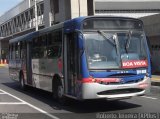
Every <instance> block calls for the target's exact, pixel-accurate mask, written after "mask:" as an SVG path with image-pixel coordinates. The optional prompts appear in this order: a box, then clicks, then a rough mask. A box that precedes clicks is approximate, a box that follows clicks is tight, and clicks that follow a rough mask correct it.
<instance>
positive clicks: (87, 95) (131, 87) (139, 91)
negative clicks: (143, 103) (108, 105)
mask: <svg viewBox="0 0 160 119" xmlns="http://www.w3.org/2000/svg"><path fill="white" fill-rule="evenodd" d="M150 86H151V83H150V78H149V77H144V80H143V81H141V82H138V83H132V84H118V85H104V84H99V83H84V84H83V86H82V95H81V99H104V98H105V99H124V98H131V97H134V96H141V95H145V94H146V93H148V92H149V91H150Z"/></svg>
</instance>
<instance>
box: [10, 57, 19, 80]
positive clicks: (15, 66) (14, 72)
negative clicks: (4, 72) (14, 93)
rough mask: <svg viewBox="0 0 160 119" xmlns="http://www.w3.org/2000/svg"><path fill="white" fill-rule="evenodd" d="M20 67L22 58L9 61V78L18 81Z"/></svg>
mask: <svg viewBox="0 0 160 119" xmlns="http://www.w3.org/2000/svg"><path fill="white" fill-rule="evenodd" d="M21 67H22V60H10V61H9V76H10V78H11V79H13V80H16V81H19V72H20V70H21Z"/></svg>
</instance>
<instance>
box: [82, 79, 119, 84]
mask: <svg viewBox="0 0 160 119" xmlns="http://www.w3.org/2000/svg"><path fill="white" fill-rule="evenodd" d="M120 80H121V79H120V78H83V79H82V81H81V82H82V83H100V82H105V83H111V82H120Z"/></svg>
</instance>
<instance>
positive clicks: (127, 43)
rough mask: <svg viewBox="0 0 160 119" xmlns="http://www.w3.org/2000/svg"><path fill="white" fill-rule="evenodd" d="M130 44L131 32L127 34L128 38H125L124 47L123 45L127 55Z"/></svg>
mask: <svg viewBox="0 0 160 119" xmlns="http://www.w3.org/2000/svg"><path fill="white" fill-rule="evenodd" d="M130 42H131V31H129V32H128V38H127V41H126V45H125V50H126V52H127V53H128V48H129V46H130Z"/></svg>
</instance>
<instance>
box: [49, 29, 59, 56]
mask: <svg viewBox="0 0 160 119" xmlns="http://www.w3.org/2000/svg"><path fill="white" fill-rule="evenodd" d="M61 47H62V31H55V32H54V31H53V32H52V33H50V34H48V39H47V57H48V58H57V57H59V56H60V54H61Z"/></svg>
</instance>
